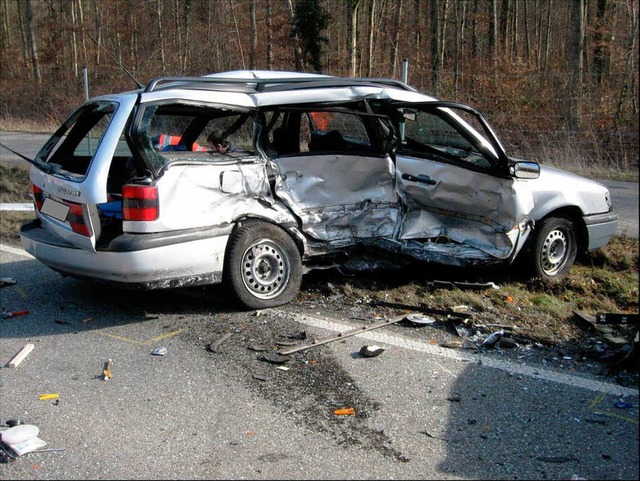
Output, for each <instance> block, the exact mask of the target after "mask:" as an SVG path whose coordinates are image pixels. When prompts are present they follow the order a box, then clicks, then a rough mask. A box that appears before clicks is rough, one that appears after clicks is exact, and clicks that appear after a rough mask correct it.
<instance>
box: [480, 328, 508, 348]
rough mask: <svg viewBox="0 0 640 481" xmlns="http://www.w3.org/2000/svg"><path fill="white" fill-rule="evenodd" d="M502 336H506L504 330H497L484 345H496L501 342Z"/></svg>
mask: <svg viewBox="0 0 640 481" xmlns="http://www.w3.org/2000/svg"><path fill="white" fill-rule="evenodd" d="M502 336H504V331H496V332H494V333H493V334H491V335H490V336H489V337H487V338H486V339H485V340H484V341H483V342H482V345H483V346H484V347H493V346H495V345H496V344H497V343H498V342H500V340H501V339H502Z"/></svg>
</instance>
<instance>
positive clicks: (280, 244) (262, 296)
mask: <svg viewBox="0 0 640 481" xmlns="http://www.w3.org/2000/svg"><path fill="white" fill-rule="evenodd" d="M223 280H224V282H225V284H226V285H227V286H228V287H229V288H230V289H231V292H232V294H233V295H234V297H235V298H236V300H237V301H238V302H239V303H240V304H241V305H242V306H244V307H246V308H249V309H265V308H267V307H275V306H280V305H282V304H286V303H287V302H290V301H292V300H293V298H294V297H295V296H296V294H297V293H298V290H299V289H300V283H301V281H302V260H301V257H300V252H299V251H298V248H297V246H296V244H295V243H294V242H293V239H291V237H290V236H289V235H288V234H287V233H286V232H284V231H283V230H282V229H280V228H278V227H276V226H274V225H272V224H268V223H266V222H256V223H253V224H247V225H245V226H243V227H240V228H239V229H238V230H236V231H235V232H234V233H233V234H232V236H231V239H230V240H229V248H228V250H227V257H226V259H225V269H224V279H223Z"/></svg>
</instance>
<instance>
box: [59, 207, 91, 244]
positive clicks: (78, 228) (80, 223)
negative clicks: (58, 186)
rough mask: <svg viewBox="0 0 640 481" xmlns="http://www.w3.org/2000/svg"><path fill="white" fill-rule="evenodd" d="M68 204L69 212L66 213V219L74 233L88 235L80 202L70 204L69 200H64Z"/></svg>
mask: <svg viewBox="0 0 640 481" xmlns="http://www.w3.org/2000/svg"><path fill="white" fill-rule="evenodd" d="M65 204H67V205H68V206H69V214H68V215H67V221H69V225H70V226H71V230H73V232H75V233H76V234H80V235H83V236H86V237H89V236H90V235H91V234H90V233H89V227H88V226H87V224H85V222H84V213H83V211H82V204H72V203H71V202H65Z"/></svg>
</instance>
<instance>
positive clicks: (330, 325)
mask: <svg viewBox="0 0 640 481" xmlns="http://www.w3.org/2000/svg"><path fill="white" fill-rule="evenodd" d="M278 312H280V313H282V314H286V315H288V316H290V317H293V319H294V320H296V321H298V322H300V323H301V324H305V325H307V326H312V327H317V328H319V329H326V330H329V331H334V332H345V331H350V330H352V329H356V328H358V327H359V326H354V325H353V324H348V325H347V324H343V323H341V322H339V321H335V320H328V319H324V318H321V317H318V316H311V315H309V314H293V313H291V312H287V311H282V310H278ZM382 329H384V328H381V329H376V330H374V331H365V332H363V333H362V334H356V335H355V336H354V337H359V338H362V339H367V340H369V341H373V342H376V343H378V344H380V343H385V344H388V345H391V346H396V347H401V348H404V349H411V350H414V351H418V352H424V353H427V354H429V355H433V356H440V357H444V358H448V359H452V360H454V361H463V362H464V361H467V362H478V355H474V354H470V353H468V352H465V351H461V350H453V349H446V348H442V347H439V346H434V345H430V344H425V343H424V342H421V341H415V340H413V339H407V338H405V337H402V336H398V335H393V334H388V333H385V332H383V331H382ZM311 349H313V348H311ZM482 365H483V366H487V367H492V368H495V369H501V370H503V371H507V372H509V373H512V374H520V375H523V376H528V377H531V378H534V379H542V380H545V381H551V382H557V383H561V384H566V385H568V386H573V387H579V388H583V389H588V390H590V391H595V392H605V393H608V394H611V395H613V396H638V389H634V388H629V387H624V386H619V385H617V384H613V383H609V382H602V381H596V380H593V379H587V378H585V377H581V376H576V375H571V374H564V373H559V372H553V371H550V370H548V369H543V368H539V367H533V366H528V365H526V364H516V363H513V362H509V361H503V360H500V359H491V358H488V357H486V356H482Z"/></svg>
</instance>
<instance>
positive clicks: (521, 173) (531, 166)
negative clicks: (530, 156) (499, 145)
mask: <svg viewBox="0 0 640 481" xmlns="http://www.w3.org/2000/svg"><path fill="white" fill-rule="evenodd" d="M511 173H512V175H513V176H514V177H515V178H517V179H537V178H538V177H540V165H539V164H538V163H537V162H524V161H518V162H514V163H513V165H512V166H511Z"/></svg>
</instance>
